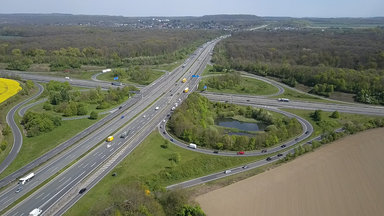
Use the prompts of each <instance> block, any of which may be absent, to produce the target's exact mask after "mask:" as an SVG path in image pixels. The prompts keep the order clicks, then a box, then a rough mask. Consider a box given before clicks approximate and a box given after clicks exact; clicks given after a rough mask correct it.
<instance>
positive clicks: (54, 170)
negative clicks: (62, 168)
mask: <svg viewBox="0 0 384 216" xmlns="http://www.w3.org/2000/svg"><path fill="white" fill-rule="evenodd" d="M57 169H59V167H54V168H53V169H52V170H51V171H50V173H53V172H56V170H57Z"/></svg>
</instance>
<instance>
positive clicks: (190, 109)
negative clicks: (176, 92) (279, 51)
mask: <svg viewBox="0 0 384 216" xmlns="http://www.w3.org/2000/svg"><path fill="white" fill-rule="evenodd" d="M238 115H239V116H244V117H246V118H251V119H255V120H258V121H259V122H262V123H264V124H266V125H267V126H266V128H265V131H263V132H261V133H258V134H257V135H256V136H251V137H249V136H240V135H228V134H225V130H223V129H222V128H220V127H217V126H215V120H216V119H217V118H231V117H234V116H238ZM168 127H169V129H170V131H171V132H172V133H173V134H174V135H176V136H177V137H179V138H180V139H182V140H184V141H186V142H193V143H196V144H197V145H199V146H202V147H206V148H212V149H220V150H222V149H225V150H247V151H249V150H255V149H261V148H265V147H269V146H273V145H275V144H278V143H280V142H282V141H284V140H286V139H288V138H291V137H293V136H294V135H297V134H299V133H300V132H301V130H302V128H301V125H300V123H299V122H298V121H297V120H296V119H295V118H288V117H276V116H273V115H272V114H271V113H270V112H269V111H267V110H264V109H257V108H252V107H250V106H248V107H244V106H238V105H234V104H227V103H219V102H217V103H213V102H210V101H209V100H208V99H207V98H205V97H203V96H201V95H199V94H198V93H192V94H190V95H189V97H188V98H187V100H185V102H184V103H183V104H181V105H180V106H179V108H178V109H176V111H175V112H174V114H173V115H172V117H171V120H170V121H169V123H168Z"/></svg>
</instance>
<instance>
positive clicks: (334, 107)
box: [202, 92, 384, 116]
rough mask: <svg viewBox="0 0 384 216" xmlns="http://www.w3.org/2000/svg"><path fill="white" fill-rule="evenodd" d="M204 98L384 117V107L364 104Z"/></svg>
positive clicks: (239, 96) (250, 98)
mask: <svg viewBox="0 0 384 216" xmlns="http://www.w3.org/2000/svg"><path fill="white" fill-rule="evenodd" d="M202 95H203V96H205V97H207V98H208V99H209V100H213V101H220V102H228V103H234V104H240V105H258V106H264V107H266V108H268V107H278V108H291V109H304V110H323V111H329V112H333V111H338V112H345V113H355V114H363V115H377V116H384V107H379V106H369V105H364V104H353V105H348V104H345V105H344V104H333V103H316V102H305V101H294V100H290V101H289V102H281V101H278V100H277V99H268V98H262V97H257V96H249V95H224V94H217V93H211V92H204V93H202Z"/></svg>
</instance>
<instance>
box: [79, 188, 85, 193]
mask: <svg viewBox="0 0 384 216" xmlns="http://www.w3.org/2000/svg"><path fill="white" fill-rule="evenodd" d="M86 190H87V188H81V190H80V191H79V194H82V193H84V192H85V191H86Z"/></svg>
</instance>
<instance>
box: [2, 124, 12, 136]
mask: <svg viewBox="0 0 384 216" xmlns="http://www.w3.org/2000/svg"><path fill="white" fill-rule="evenodd" d="M11 132H12V130H11V127H9V125H8V124H5V127H4V128H3V130H2V131H1V133H2V134H3V136H8V135H9V134H11Z"/></svg>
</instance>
